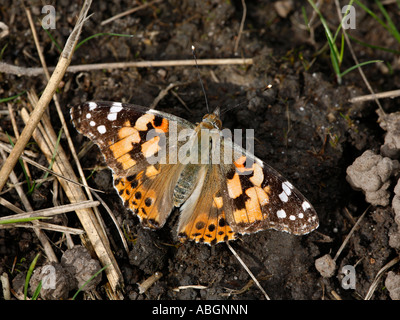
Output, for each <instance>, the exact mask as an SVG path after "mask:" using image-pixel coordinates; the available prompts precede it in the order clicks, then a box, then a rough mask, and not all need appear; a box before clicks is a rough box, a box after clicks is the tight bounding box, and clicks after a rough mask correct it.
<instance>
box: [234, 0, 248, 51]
mask: <svg viewBox="0 0 400 320" xmlns="http://www.w3.org/2000/svg"><path fill="white" fill-rule="evenodd" d="M242 7H243V15H242V21H241V22H240V27H239V32H238V35H237V37H236V41H235V47H234V49H233V52H234V53H235V55H238V52H237V51H238V48H239V42H240V37H241V36H242V33H243V28H244V23H245V21H246V15H247V7H246V1H245V0H242Z"/></svg>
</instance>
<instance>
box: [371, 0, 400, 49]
mask: <svg viewBox="0 0 400 320" xmlns="http://www.w3.org/2000/svg"><path fill="white" fill-rule="evenodd" d="M375 3H376V5H377V6H378V8H379V10H381V12H382V14H383V16H384V17H385V19H386V21H387V26H388V31H389V32H390V33H391V34H392V36H393V37H395V38H396V40H397V42H399V43H400V33H399V31H398V30H397V28H396V26H395V24H394V23H393V21H392V19H391V18H390V16H389V14H388V12H387V11H386V9H385V7H384V6H383V5H382V3H381V2H380V1H377V0H375Z"/></svg>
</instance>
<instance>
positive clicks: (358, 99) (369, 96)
mask: <svg viewBox="0 0 400 320" xmlns="http://www.w3.org/2000/svg"><path fill="white" fill-rule="evenodd" d="M398 96H400V90H392V91H386V92H381V93H375V94H367V95H364V96H359V97H354V98H351V99H349V102H351V103H356V102H364V101H370V100H375V99H383V98H390V99H393V98H396V97H398Z"/></svg>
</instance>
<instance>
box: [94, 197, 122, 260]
mask: <svg viewBox="0 0 400 320" xmlns="http://www.w3.org/2000/svg"><path fill="white" fill-rule="evenodd" d="M92 193H93V194H94V196H95V197H96V198H97V200H98V201H100V203H101V205H102V206H103V207H104V209H106V211H107V213H108V215H109V216H110V218H111V220H112V221H113V223H114V225H115V227H116V228H117V231H118V234H119V237H120V239H121V241H122V244H123V246H124V249H125V251H126V253H128V254H129V248H128V243H127V242H126V239H125V236H124V233H123V232H122V230H121V227H120V226H119V224H118V220H117V218H115V215H114V213H113V212H112V210H111V209H110V208H109V207H108V205H107V203H105V202H104V201H103V199H102V198H101V197H100V196H99V195H98V194H97V192H94V191H93V190H92Z"/></svg>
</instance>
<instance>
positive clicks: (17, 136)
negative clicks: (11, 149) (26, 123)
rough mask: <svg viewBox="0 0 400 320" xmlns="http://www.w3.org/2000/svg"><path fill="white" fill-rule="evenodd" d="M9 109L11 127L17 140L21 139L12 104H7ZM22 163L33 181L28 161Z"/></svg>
mask: <svg viewBox="0 0 400 320" xmlns="http://www.w3.org/2000/svg"><path fill="white" fill-rule="evenodd" d="M7 108H8V113H9V115H10V119H11V125H12V127H13V131H14V134H15V138H17V139H18V138H19V131H18V126H17V121H16V120H15V116H14V112H13V109H12V104H11V103H7ZM13 143H15V142H13ZM22 162H23V163H24V166H25V171H26V174H27V175H28V177H29V179H31V180H32V176H31V173H30V171H29V167H28V165H27V163H26V161H25V160H22Z"/></svg>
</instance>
